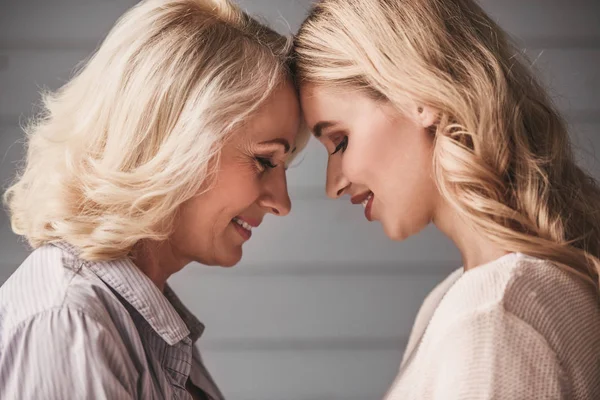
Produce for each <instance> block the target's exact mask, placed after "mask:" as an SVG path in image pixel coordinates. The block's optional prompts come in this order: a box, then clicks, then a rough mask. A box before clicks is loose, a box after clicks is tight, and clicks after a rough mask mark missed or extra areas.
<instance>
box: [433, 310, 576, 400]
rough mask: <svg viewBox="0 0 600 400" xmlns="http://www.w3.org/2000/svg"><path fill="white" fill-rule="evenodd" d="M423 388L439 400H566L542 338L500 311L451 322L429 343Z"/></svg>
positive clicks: (558, 369) (555, 363) (552, 356)
mask: <svg viewBox="0 0 600 400" xmlns="http://www.w3.org/2000/svg"><path fill="white" fill-rule="evenodd" d="M434 354H436V355H438V356H439V358H438V359H436V360H435V362H434V364H433V365H431V367H432V368H431V370H430V371H428V373H427V375H430V374H431V375H430V379H431V380H430V381H429V382H428V385H430V386H429V388H430V390H431V398H433V399H439V400H442V399H443V400H459V399H460V400H468V399H473V400H475V399H477V400H483V399H523V400H538V399H539V400H542V399H544V400H548V399H555V400H559V399H560V400H567V399H569V398H571V397H570V396H569V392H568V388H567V385H566V384H565V382H566V380H565V379H563V372H562V371H561V367H560V364H559V362H558V360H557V358H556V355H555V353H554V351H553V350H552V349H551V348H550V347H549V346H548V344H547V342H546V340H545V338H544V337H542V336H541V335H540V334H539V333H538V332H537V331H536V330H535V329H533V328H532V327H531V326H530V325H528V324H527V323H526V322H524V321H523V320H521V319H519V318H518V317H516V316H515V315H513V314H511V313H509V312H507V311H506V310H504V309H502V308H501V307H500V308H494V309H492V310H486V311H478V312H476V313H474V314H472V315H469V316H465V317H461V318H459V319H458V320H456V321H454V322H453V323H452V325H451V326H450V327H449V329H448V330H447V331H446V332H444V333H443V334H442V335H440V337H439V339H438V340H437V341H436V342H435V344H434Z"/></svg>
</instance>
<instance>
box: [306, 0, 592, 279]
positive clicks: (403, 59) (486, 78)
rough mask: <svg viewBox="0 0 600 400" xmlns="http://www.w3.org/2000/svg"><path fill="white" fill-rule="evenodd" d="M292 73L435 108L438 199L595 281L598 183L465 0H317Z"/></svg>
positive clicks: (502, 37)
mask: <svg viewBox="0 0 600 400" xmlns="http://www.w3.org/2000/svg"><path fill="white" fill-rule="evenodd" d="M294 58H295V60H294V70H295V73H296V75H297V76H296V80H297V82H298V81H299V82H300V83H301V82H302V81H307V82H311V83H315V84H321V85H329V86H332V87H345V88H352V89H359V90H363V91H364V92H365V93H367V94H368V95H371V96H372V97H373V98H375V99H383V100H385V101H390V102H391V103H392V104H394V105H395V106H396V107H397V108H398V110H399V111H400V112H408V111H409V109H410V108H412V107H415V104H420V105H428V106H431V107H432V108H434V109H436V110H439V112H440V115H439V120H438V122H437V123H436V125H435V126H434V127H432V133H433V134H434V135H435V146H434V158H433V163H434V171H435V181H436V184H437V186H438V188H439V190H440V192H441V194H442V196H443V197H444V198H445V199H446V200H447V201H448V202H449V203H450V204H452V205H453V206H454V208H455V209H456V210H457V211H458V212H459V213H460V214H461V215H463V216H464V217H465V218H467V219H468V220H469V221H471V223H472V224H473V225H474V226H475V227H477V228H478V229H480V231H481V232H482V233H483V234H485V235H486V236H487V237H488V238H489V239H491V240H492V241H494V242H495V243H497V244H498V245H499V246H501V247H502V248H503V249H505V250H506V251H518V252H523V253H526V254H530V255H532V256H537V257H540V258H544V259H548V260H551V261H553V262H554V263H556V264H557V265H559V266H561V267H562V268H564V269H567V270H569V271H571V272H574V273H575V274H577V275H578V276H581V277H583V278H585V279H586V280H588V281H590V282H592V283H593V284H594V285H595V286H596V288H598V285H599V281H598V279H599V271H600V260H599V257H600V190H599V188H598V186H597V184H596V182H595V181H594V179H592V178H591V177H590V176H589V175H588V174H586V173H585V172H584V171H582V170H581V169H580V168H579V167H578V166H577V165H576V163H575V161H574V156H573V153H572V150H571V145H570V142H569V134H568V130H567V127H566V124H565V122H564V121H563V119H562V118H561V116H560V114H559V113H558V112H557V110H556V108H555V106H554V105H553V104H552V101H551V99H550V98H549V97H548V95H547V93H546V91H545V89H544V88H543V86H542V85H541V84H540V83H539V82H538V80H537V79H536V78H535V76H534V75H535V71H533V70H532V68H531V67H530V63H529V62H528V61H527V59H526V58H525V57H524V56H523V55H522V54H521V53H520V52H519V51H518V50H517V49H516V46H515V45H514V44H512V43H511V41H510V39H509V38H508V36H507V34H506V33H505V32H504V31H503V30H502V29H501V28H500V27H499V26H498V25H497V24H496V23H495V22H494V21H493V20H492V19H491V18H490V17H489V16H488V15H486V13H485V12H484V11H483V10H482V9H481V8H480V6H479V5H478V4H477V3H476V2H475V1H473V0H403V1H400V0H321V1H318V2H317V3H316V4H315V5H314V7H313V9H312V10H311V12H310V14H309V16H308V18H307V19H306V20H305V21H304V23H303V24H302V26H301V28H300V31H299V33H298V35H297V37H296V39H295V55H294Z"/></svg>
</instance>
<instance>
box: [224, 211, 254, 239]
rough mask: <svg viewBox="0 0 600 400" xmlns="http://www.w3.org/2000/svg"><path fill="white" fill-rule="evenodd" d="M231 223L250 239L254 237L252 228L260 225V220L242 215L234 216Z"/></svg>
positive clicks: (243, 235)
mask: <svg viewBox="0 0 600 400" xmlns="http://www.w3.org/2000/svg"><path fill="white" fill-rule="evenodd" d="M231 223H232V224H233V227H234V228H235V230H236V231H237V232H238V233H239V234H240V236H242V238H244V240H248V239H250V238H251V237H252V228H256V227H258V226H259V225H260V221H258V220H255V219H251V218H244V217H240V216H238V217H235V218H233V219H232V220H231Z"/></svg>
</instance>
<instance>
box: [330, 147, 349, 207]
mask: <svg viewBox="0 0 600 400" xmlns="http://www.w3.org/2000/svg"><path fill="white" fill-rule="evenodd" d="M341 164H342V161H341V157H329V160H328V161H327V182H326V183H325V191H326V192H327V196H328V197H330V198H332V199H339V198H340V197H342V196H343V195H344V194H345V193H346V192H347V191H348V188H349V187H350V181H349V180H348V179H347V178H346V177H345V176H344V174H343V173H342V165H341Z"/></svg>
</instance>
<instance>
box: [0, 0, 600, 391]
mask: <svg viewBox="0 0 600 400" xmlns="http://www.w3.org/2000/svg"><path fill="white" fill-rule="evenodd" d="M134 3H135V0H0V182H1V183H2V184H5V183H6V182H7V180H8V179H9V178H10V177H11V176H12V174H13V173H14V168H15V163H16V162H17V160H19V159H20V157H21V156H22V145H21V141H22V132H21V130H20V128H19V122H20V121H23V120H24V119H25V118H26V117H27V116H29V115H31V113H32V110H34V103H36V102H38V101H39V96H38V91H39V89H40V88H41V87H49V88H52V89H54V88H57V87H59V86H60V85H61V84H62V83H63V82H65V81H66V80H67V79H68V77H69V76H70V74H71V72H72V70H73V68H74V67H75V65H76V64H77V62H78V61H80V60H82V59H83V58H85V57H86V56H87V55H88V54H89V53H90V51H92V50H93V48H94V47H95V46H96V44H97V43H98V42H99V41H100V40H101V39H102V37H103V36H104V35H105V34H106V33H107V32H108V30H109V29H110V27H111V25H112V24H113V23H114V21H115V20H116V19H117V17H118V16H119V15H120V14H122V13H123V12H124V11H125V10H126V9H127V8H129V7H130V6H132V5H133V4H134ZM240 3H241V4H242V6H243V7H244V8H246V9H247V10H248V11H250V12H251V13H253V14H258V15H262V16H264V18H265V19H266V20H267V21H268V22H269V23H270V24H271V25H272V26H273V27H275V28H276V29H277V30H279V31H281V32H289V30H290V29H291V30H292V31H295V30H296V29H297V27H298V26H299V24H300V22H301V21H302V19H303V18H304V16H305V14H306V11H307V9H308V7H309V5H310V1H309V0H243V1H240ZM482 4H483V6H484V7H485V8H486V9H487V10H488V11H489V12H490V13H491V14H492V15H493V16H494V17H495V18H496V19H497V20H498V21H499V22H500V23H501V25H503V26H504V27H505V28H506V29H507V30H508V31H509V32H510V33H512V34H513V35H514V36H515V37H517V38H519V39H520V41H521V43H523V48H524V49H525V50H526V52H527V54H529V56H530V58H531V59H533V60H535V65H536V66H537V67H538V68H539V69H540V71H541V73H542V75H543V77H544V79H545V81H546V83H547V84H548V87H549V89H550V91H551V93H552V94H553V96H554V97H555V98H556V101H557V102H558V104H559V105H560V107H561V108H562V110H564V112H565V113H566V115H567V116H568V121H569V122H570V124H571V125H572V130H573V139H574V141H575V145H576V148H577V152H578V155H579V156H580V160H581V163H582V164H583V165H584V166H585V167H586V168H587V169H588V170H589V171H591V172H592V173H593V174H594V175H595V176H596V177H599V178H600V167H599V164H598V162H597V161H596V158H595V156H596V154H597V151H598V149H599V148H600V67H599V65H600V1H599V0H503V1H497V0H496V1H494V0H483V1H482ZM325 165H326V154H325V151H324V150H322V149H321V148H320V147H319V145H318V144H317V143H316V142H314V141H313V142H311V144H310V145H309V147H308V149H307V151H306V153H305V155H304V156H303V161H302V162H301V163H300V164H299V165H298V166H297V167H295V168H292V169H290V170H289V186H290V193H291V196H292V201H293V211H292V213H291V215H290V216H289V217H287V218H268V219H267V220H266V223H265V224H264V225H263V226H262V227H261V229H260V230H258V231H257V232H256V233H255V236H254V238H253V240H251V241H250V242H249V243H248V244H247V245H246V247H245V255H244V260H243V262H242V263H241V264H240V265H238V266H237V267H236V268H234V269H230V270H225V269H218V268H208V267H202V266H198V265H191V266H189V267H187V268H186V269H185V270H183V271H182V272H181V273H179V274H178V275H176V276H174V277H173V278H172V280H171V284H172V286H173V287H174V288H175V289H176V290H177V291H178V292H179V293H180V295H181V297H182V298H183V300H184V301H186V303H187V304H189V306H190V308H191V309H192V310H193V311H194V312H196V313H197V315H198V316H199V317H200V318H201V319H202V320H203V321H204V322H205V323H206V325H207V330H206V333H205V336H204V337H203V338H202V340H201V345H200V347H201V349H202V351H203V352H204V354H205V358H206V362H207V363H208V365H209V367H210V368H211V370H212V371H213V374H214V376H215V378H216V379H217V381H218V382H219V383H220V385H221V386H222V389H223V391H224V393H225V394H226V395H227V397H228V398H229V399H231V400H338V399H344V400H365V399H372V400H375V399H379V398H381V397H382V395H383V394H384V392H385V390H386V388H387V387H388V385H389V384H390V383H391V381H392V379H393V377H394V375H395V373H396V371H397V368H398V364H399V361H400V357H401V355H402V352H403V347H404V344H405V342H406V339H407V336H408V334H409V332H410V328H411V325H412V321H413V318H414V316H415V314H416V312H417V310H418V307H419V305H420V303H421V301H422V300H423V298H424V296H425V295H426V294H427V292H428V291H429V290H430V289H432V288H433V287H434V285H435V284H436V283H437V282H439V281H440V280H441V279H443V277H444V276H445V275H446V274H448V273H449V272H450V271H452V270H453V269H455V268H457V267H458V266H459V265H460V257H459V254H458V252H457V251H456V250H455V249H454V248H453V246H452V244H451V243H449V242H448V241H447V240H446V239H445V238H443V237H442V236H441V235H440V234H439V233H438V232H437V231H436V230H435V229H434V228H428V229H426V230H425V231H424V232H422V233H421V234H420V235H418V236H416V237H413V238H410V239H409V240H407V241H405V242H403V243H393V242H391V241H389V240H388V239H387V238H386V237H385V235H384V234H383V232H382V230H381V229H380V226H379V224H368V223H367V222H366V221H365V220H364V217H363V216H362V210H361V209H359V208H357V207H356V206H354V207H353V206H351V205H350V204H349V202H344V201H338V202H334V201H331V200H328V199H326V197H325V195H324V191H323V186H324V176H325ZM27 254H28V251H27V249H26V247H24V246H23V244H22V243H20V242H19V240H18V239H17V237H16V236H15V235H13V234H12V233H11V231H10V227H9V223H8V221H7V217H6V215H5V214H4V213H1V214H0V283H2V282H4V281H5V280H6V279H7V278H8V277H9V276H10V274H11V273H12V272H13V271H14V270H15V268H16V267H17V266H18V265H19V263H20V262H21V261H22V260H23V259H24V258H25V257H26V255H27Z"/></svg>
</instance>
